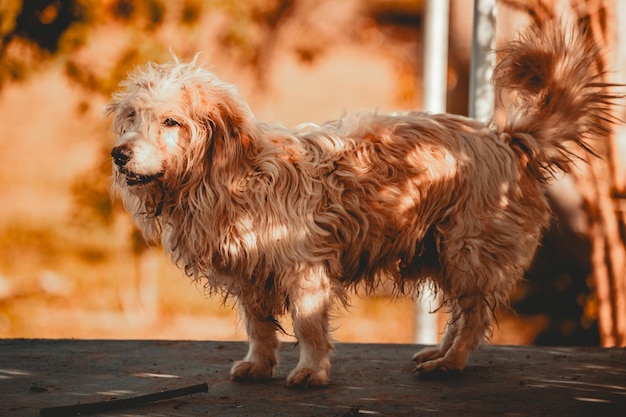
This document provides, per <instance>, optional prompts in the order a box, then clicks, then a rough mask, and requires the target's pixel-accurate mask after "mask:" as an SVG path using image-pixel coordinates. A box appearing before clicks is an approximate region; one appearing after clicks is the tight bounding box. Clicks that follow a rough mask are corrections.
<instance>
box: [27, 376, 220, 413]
mask: <svg viewBox="0 0 626 417" xmlns="http://www.w3.org/2000/svg"><path fill="white" fill-rule="evenodd" d="M208 391H209V386H208V385H207V384H206V383H204V384H198V385H192V386H190V387H184V388H178V389H174V390H168V391H162V392H157V393H154V394H147V395H140V396H138V397H131V398H123V399H120V400H110V401H100V402H95V403H87V404H76V405H67V406H61V407H49V408H42V409H41V410H39V415H40V416H41V417H61V416H76V415H83V414H93V413H101V412H105V411H113V410H122V409H125V408H131V407H137V406H140V405H144V404H148V403H152V402H155V401H162V400H169V399H171V398H175V397H181V396H183V395H190V394H195V393H198V392H208Z"/></svg>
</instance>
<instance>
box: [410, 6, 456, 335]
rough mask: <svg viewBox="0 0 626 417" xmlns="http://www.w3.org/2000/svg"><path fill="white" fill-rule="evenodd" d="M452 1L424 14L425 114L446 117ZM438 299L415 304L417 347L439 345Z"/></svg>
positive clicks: (425, 294)
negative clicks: (443, 114) (435, 306)
mask: <svg viewBox="0 0 626 417" xmlns="http://www.w3.org/2000/svg"><path fill="white" fill-rule="evenodd" d="M449 11H450V2H449V0H427V1H426V4H425V10H424V58H423V59H424V74H423V82H424V88H423V89H424V105H423V107H424V110H425V111H427V112H431V113H445V111H446V94H447V76H448V22H449ZM435 301H436V300H435V296H434V294H433V292H432V291H431V289H430V288H429V287H428V286H424V287H422V288H421V294H420V297H419V298H418V301H417V302H416V303H415V343H420V344H436V343H437V338H438V337H437V334H438V326H437V315H436V314H431V311H432V310H433V307H434V306H433V302H435Z"/></svg>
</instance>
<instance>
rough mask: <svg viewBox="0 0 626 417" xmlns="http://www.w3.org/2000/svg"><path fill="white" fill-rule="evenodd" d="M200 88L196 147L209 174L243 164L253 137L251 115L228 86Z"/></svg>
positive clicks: (254, 128)
mask: <svg viewBox="0 0 626 417" xmlns="http://www.w3.org/2000/svg"><path fill="white" fill-rule="evenodd" d="M211 87H214V88H206V89H202V90H201V92H202V95H203V97H202V100H201V109H200V110H199V112H198V114H197V116H196V117H197V118H198V119H199V122H200V123H201V124H202V125H203V129H202V130H203V134H205V135H206V137H205V138H200V140H201V141H202V142H203V143H202V144H201V145H200V146H201V147H202V148H203V150H202V151H201V152H203V154H204V164H205V165H206V168H207V169H208V173H209V175H212V176H213V175H217V174H218V173H219V172H222V173H223V172H224V171H229V172H233V170H237V169H240V168H243V167H244V166H245V165H246V161H247V160H248V158H249V157H250V152H251V150H252V148H253V142H254V137H255V136H256V130H257V127H256V124H255V122H254V116H253V114H252V112H251V111H250V109H249V107H248V105H247V103H245V102H244V101H243V100H242V99H241V98H240V97H239V95H238V94H237V92H236V91H235V90H234V88H232V87H231V86H229V85H225V84H224V85H218V86H217V87H216V86H211Z"/></svg>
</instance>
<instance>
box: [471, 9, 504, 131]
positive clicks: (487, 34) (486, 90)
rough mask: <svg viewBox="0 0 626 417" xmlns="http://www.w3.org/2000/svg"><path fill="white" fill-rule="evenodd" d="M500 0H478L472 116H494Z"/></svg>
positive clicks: (473, 46)
mask: <svg viewBox="0 0 626 417" xmlns="http://www.w3.org/2000/svg"><path fill="white" fill-rule="evenodd" d="M497 11H498V8H497V4H496V0H475V1H474V28H473V33H472V61H471V64H470V94H469V96H470V98H469V116H470V117H473V118H474V119H477V120H480V121H482V122H489V121H490V120H491V119H492V118H493V113H494V107H495V93H494V89H493V85H492V83H491V76H492V75H493V69H494V67H495V65H496V56H495V54H494V50H495V49H496V17H497Z"/></svg>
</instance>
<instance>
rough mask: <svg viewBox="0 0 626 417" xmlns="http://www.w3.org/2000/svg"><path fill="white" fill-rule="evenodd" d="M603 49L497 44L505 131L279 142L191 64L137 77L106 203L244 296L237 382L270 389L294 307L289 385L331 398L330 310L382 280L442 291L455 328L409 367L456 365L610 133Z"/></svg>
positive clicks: (419, 121)
mask: <svg viewBox="0 0 626 417" xmlns="http://www.w3.org/2000/svg"><path fill="white" fill-rule="evenodd" d="M597 54H598V52H597V50H596V48H595V47H594V46H593V45H591V44H590V43H589V41H587V40H586V39H585V37H584V36H582V35H580V34H578V33H577V32H576V31H574V30H572V31H570V32H567V36H565V34H564V32H563V31H562V30H561V29H560V27H559V25H556V24H552V25H548V26H547V27H545V26H544V27H542V28H535V29H532V30H531V31H530V32H529V33H528V34H527V35H524V36H523V37H521V38H520V40H518V41H516V42H513V43H511V44H509V45H507V46H505V47H504V48H503V50H502V51H501V57H502V60H501V62H500V64H499V65H498V67H497V68H496V70H495V75H494V79H495V84H496V88H497V89H498V90H499V91H500V92H502V91H503V90H506V89H511V90H513V91H514V92H515V93H516V94H517V102H516V104H514V105H513V106H512V107H511V109H512V110H511V113H510V114H509V116H508V119H507V121H506V124H505V125H504V126H503V127H502V128H500V127H498V126H496V125H495V124H488V125H487V124H483V123H480V122H477V121H475V120H471V119H468V118H465V117H461V116H454V115H449V114H438V115H435V114H426V113H421V112H404V113H394V114H390V115H386V114H379V113H376V112H369V113H367V112H366V113H360V114H352V115H348V116H345V117H343V118H341V119H339V120H335V121H330V122H327V123H325V124H323V125H321V126H317V125H307V126H303V127H299V128H296V129H286V128H284V127H282V126H277V125H270V124H265V123H261V122H259V121H257V120H256V119H255V117H254V115H253V114H252V112H251V110H250V108H249V107H248V105H247V104H246V103H245V102H244V101H243V100H242V98H241V97H240V96H239V95H238V93H237V91H236V90H235V88H234V87H233V86H231V85H229V84H227V83H224V82H222V81H220V80H219V79H218V78H217V77H216V76H215V75H214V74H212V73H211V72H209V71H207V70H205V69H202V68H201V67H200V66H198V65H197V64H196V62H195V61H194V62H191V63H181V62H179V61H176V62H174V63H172V64H164V65H156V64H148V65H147V66H145V67H144V68H142V69H138V70H137V71H136V72H134V73H133V74H132V75H130V77H129V78H128V79H127V80H125V81H124V82H122V84H121V87H122V88H121V90H120V92H119V93H117V94H115V95H114V97H113V100H112V102H111V103H110V104H109V105H108V106H107V107H106V111H107V112H108V113H112V114H114V115H115V119H114V122H113V127H114V130H115V132H116V134H117V137H118V140H117V143H116V145H115V147H114V148H113V151H112V155H113V159H114V162H115V163H114V170H113V172H114V184H113V190H114V192H115V193H117V194H120V195H121V196H122V199H123V202H124V205H125V207H126V209H127V210H128V211H129V212H130V213H131V214H132V215H133V217H134V219H135V221H136V222H137V224H138V225H139V227H140V228H141V229H142V230H143V233H144V235H145V237H146V239H147V240H148V241H161V242H162V244H163V246H164V248H165V249H166V250H167V251H168V252H169V253H170V254H171V257H172V259H173V261H174V263H175V264H176V265H178V266H179V267H180V268H182V269H183V270H184V271H185V272H186V273H187V274H188V275H190V276H192V277H194V278H195V279H199V280H205V282H206V285H207V288H209V289H210V290H211V291H215V292H219V293H221V294H224V295H225V296H234V297H236V299H237V300H238V303H239V305H240V308H241V312H242V316H243V318H244V323H245V326H246V330H247V332H248V336H249V341H250V345H249V352H248V354H247V356H246V357H245V358H244V359H243V360H242V361H240V362H237V363H236V364H235V365H234V366H233V369H232V378H233V379H235V380H244V379H265V378H270V377H271V375H272V373H273V371H274V368H275V367H276V365H277V363H278V360H277V356H276V347H277V345H278V341H277V337H276V330H277V326H276V322H275V320H274V317H276V316H278V315H280V314H283V313H285V312H286V311H288V312H290V313H291V315H292V318H293V321H294V329H295V333H296V336H297V338H298V340H299V347H300V361H299V362H298V365H297V366H296V368H295V370H294V371H293V372H292V373H291V374H290V375H289V376H288V378H287V384H288V385H289V386H304V387H306V386H323V385H326V384H327V383H328V376H329V371H330V360H329V353H330V351H331V350H332V342H331V337H330V331H329V309H330V307H331V304H332V303H333V302H334V300H336V299H339V300H340V301H342V302H345V300H346V298H347V293H348V290H349V289H351V288H355V287H359V286H363V287H365V288H366V289H368V290H373V289H375V288H376V286H377V285H378V283H379V282H380V280H382V279H391V280H393V282H395V284H396V287H397V288H398V290H399V291H402V292H413V293H414V292H415V291H417V288H418V287H419V286H420V285H423V284H427V285H432V286H433V287H434V288H436V289H437V291H439V293H440V294H441V295H442V296H443V297H442V299H443V303H444V304H445V305H446V306H447V308H449V309H450V311H451V313H452V317H453V319H452V320H451V321H450V323H449V324H448V327H447V330H446V334H445V336H444V337H443V340H442V341H441V343H440V344H439V345H438V346H435V347H430V348H427V349H424V350H423V351H421V352H419V353H418V354H416V356H415V357H414V360H415V361H416V362H417V366H416V369H417V370H418V371H420V372H430V371H434V370H442V371H455V370H462V369H463V367H464V366H465V364H466V362H467V359H468V357H469V355H470V354H471V352H473V351H474V350H475V349H476V348H477V346H478V345H479V343H480V342H481V341H482V340H483V339H484V337H485V334H487V333H488V332H489V330H490V326H491V323H492V320H493V309H494V308H495V305H496V304H498V303H506V302H507V299H508V296H509V293H510V292H511V290H512V289H513V287H514V285H515V283H516V281H517V280H519V279H520V278H522V276H523V273H524V272H525V270H526V269H527V268H528V267H529V265H530V263H531V261H532V259H533V256H534V252H535V249H536V247H537V245H538V242H539V240H540V236H541V232H542V229H543V228H545V227H546V226H547V225H548V221H549V217H550V210H549V206H548V203H547V201H546V198H545V196H544V182H545V181H546V179H547V178H549V176H550V174H551V173H552V171H553V170H565V171H567V170H569V167H570V162H571V161H570V160H571V155H572V153H571V150H570V149H571V148H570V146H571V145H578V146H579V147H582V148H583V149H588V145H587V143H586V141H587V140H588V139H590V138H592V137H602V136H604V135H605V134H607V133H608V128H607V127H606V125H607V124H606V122H607V120H609V119H610V109H611V104H612V101H613V99H614V96H613V95H612V94H611V93H610V92H608V87H609V86H608V85H607V84H603V83H602V82H601V77H602V74H599V73H598V72H597V71H596V70H595V62H594V60H595V59H596V58H597Z"/></svg>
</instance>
